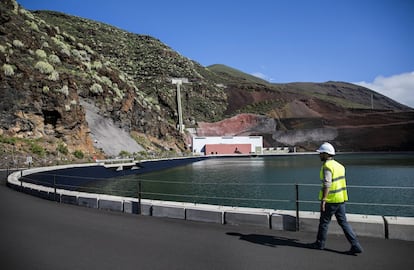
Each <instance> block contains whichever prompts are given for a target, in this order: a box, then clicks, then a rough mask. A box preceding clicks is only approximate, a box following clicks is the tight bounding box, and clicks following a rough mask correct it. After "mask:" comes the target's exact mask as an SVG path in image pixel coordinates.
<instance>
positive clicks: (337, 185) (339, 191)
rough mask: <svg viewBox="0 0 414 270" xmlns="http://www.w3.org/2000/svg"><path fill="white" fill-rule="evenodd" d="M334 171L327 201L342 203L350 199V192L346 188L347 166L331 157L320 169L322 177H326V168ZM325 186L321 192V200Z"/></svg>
mask: <svg viewBox="0 0 414 270" xmlns="http://www.w3.org/2000/svg"><path fill="white" fill-rule="evenodd" d="M325 169H327V170H330V171H331V172H332V185H331V187H330V188H329V193H328V197H327V200H326V202H327V203H342V202H345V201H347V200H348V193H347V190H346V179H345V167H344V166H342V164H340V163H339V162H337V161H335V160H333V159H331V160H328V161H326V162H325V163H324V164H323V165H322V167H321V171H320V178H321V180H322V181H323V179H324V170H325ZM322 196H323V186H322V189H321V190H320V192H319V200H322Z"/></svg>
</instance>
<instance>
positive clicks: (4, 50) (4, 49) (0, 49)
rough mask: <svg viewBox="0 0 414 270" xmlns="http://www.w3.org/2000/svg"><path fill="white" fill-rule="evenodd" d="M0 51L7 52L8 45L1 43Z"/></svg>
mask: <svg viewBox="0 0 414 270" xmlns="http://www.w3.org/2000/svg"><path fill="white" fill-rule="evenodd" d="M0 52H1V53H5V52H6V47H4V46H3V45H0Z"/></svg>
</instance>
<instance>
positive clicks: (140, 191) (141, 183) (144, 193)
mask: <svg viewBox="0 0 414 270" xmlns="http://www.w3.org/2000/svg"><path fill="white" fill-rule="evenodd" d="M37 175H44V176H46V177H49V179H50V178H53V183H51V182H48V183H47V182H45V181H39V180H36V179H33V178H31V177H30V175H29V176H22V177H21V181H25V182H30V183H33V184H40V185H45V184H47V185H49V186H53V187H54V189H55V190H56V188H62V189H70V190H83V191H88V192H92V193H101V192H103V191H104V192H111V193H112V195H119V194H127V195H128V196H130V197H135V198H138V199H141V198H143V197H146V198H149V199H151V197H154V196H161V197H165V198H176V199H177V200H185V199H191V200H192V201H193V202H195V203H197V201H199V200H222V201H233V202H234V201H238V202H242V201H244V202H268V203H275V202H279V203H294V204H295V210H296V211H297V212H299V210H300V205H301V204H319V203H320V202H319V201H316V200H305V199H301V193H300V187H320V185H318V184H301V183H236V182H233V183H229V182H204V183H194V182H187V181H165V180H151V179H145V178H141V177H138V176H137V178H136V179H128V180H125V179H124V180H123V181H132V182H135V183H134V184H133V185H135V187H136V189H137V191H131V190H125V189H119V188H111V189H105V190H104V189H103V188H102V187H99V186H95V187H93V186H88V185H82V184H81V182H88V183H90V182H95V183H99V181H108V180H109V181H117V180H114V179H107V178H94V177H80V176H68V175H59V174H52V173H38V174H37ZM60 178H65V179H70V181H71V182H72V181H73V184H72V183H71V184H67V183H66V184H63V183H59V182H60V181H59V179H60ZM148 184H168V185H192V186H194V185H197V186H208V185H211V186H246V187H249V188H252V187H272V186H273V187H278V186H285V187H289V186H291V187H294V193H295V196H294V199H282V198H249V197H228V196H208V195H201V194H180V193H165V192H160V191H157V190H153V191H150V190H144V187H145V185H148ZM347 187H348V188H356V189H384V190H410V191H411V190H414V187H409V186H408V187H401V186H355V185H348V186H347ZM347 204H348V205H359V206H379V207H406V208H413V209H414V205H412V204H401V203H395V204H393V203H370V202H347ZM236 206H237V205H236Z"/></svg>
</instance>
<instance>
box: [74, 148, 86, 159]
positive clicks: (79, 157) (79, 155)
mask: <svg viewBox="0 0 414 270" xmlns="http://www.w3.org/2000/svg"><path fill="white" fill-rule="evenodd" d="M73 155H74V156H75V157H76V158H77V159H82V158H84V156H85V155H84V154H83V152H82V151H81V150H76V151H75V152H73Z"/></svg>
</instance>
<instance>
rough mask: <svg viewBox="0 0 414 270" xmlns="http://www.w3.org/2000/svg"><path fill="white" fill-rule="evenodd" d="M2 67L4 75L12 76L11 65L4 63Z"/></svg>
mask: <svg viewBox="0 0 414 270" xmlns="http://www.w3.org/2000/svg"><path fill="white" fill-rule="evenodd" d="M2 69H3V72H4V75H6V76H13V75H14V69H13V66H11V65H9V64H4V65H3V67H2Z"/></svg>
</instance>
